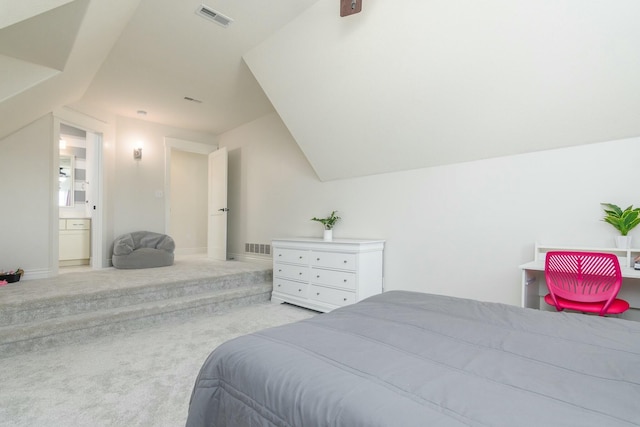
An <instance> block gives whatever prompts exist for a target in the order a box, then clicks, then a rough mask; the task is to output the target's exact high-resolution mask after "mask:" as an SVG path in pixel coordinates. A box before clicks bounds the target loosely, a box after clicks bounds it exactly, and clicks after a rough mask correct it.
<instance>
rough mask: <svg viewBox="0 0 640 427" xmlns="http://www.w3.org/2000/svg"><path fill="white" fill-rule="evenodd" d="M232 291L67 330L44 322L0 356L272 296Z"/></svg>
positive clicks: (1, 349)
mask: <svg viewBox="0 0 640 427" xmlns="http://www.w3.org/2000/svg"><path fill="white" fill-rule="evenodd" d="M230 294H231V295H230V296H229V297H225V296H224V295H223V296H220V297H219V298H211V297H209V298H207V297H203V299H202V300H196V301H194V302H193V303H192V304H189V305H185V304H175V305H172V304H171V303H168V304H167V305H165V306H164V307H162V308H161V309H158V310H155V311H153V312H152V313H149V310H140V312H139V313H138V315H136V313H135V311H133V312H128V313H127V316H126V318H124V319H123V318H119V317H113V318H110V319H103V320H102V321H97V322H95V321H94V322H88V323H91V324H88V325H86V327H79V326H78V325H77V324H70V325H68V328H69V329H67V330H65V327H64V326H65V325H63V326H62V330H61V328H60V325H58V326H57V327H56V328H55V330H47V325H46V324H44V325H42V327H41V331H39V332H40V336H35V337H31V338H28V339H20V340H10V341H7V342H0V358H2V357H10V356H14V355H19V354H23V353H26V352H30V351H37V350H42V349H47V348H51V347H53V346H59V345H64V344H71V343H77V342H83V341H87V340H89V339H92V338H96V337H101V336H105V335H111V334H116V333H119V332H124V331H134V330H139V329H142V328H145V327H148V326H150V325H157V324H160V323H162V322H169V321H175V320H179V319H186V318H189V317H192V316H196V315H203V314H212V313H216V312H219V311H223V310H227V309H230V308H234V307H239V306H244V305H249V304H256V303H262V302H267V301H269V300H270V298H271V290H270V288H269V286H260V287H257V289H256V291H255V292H254V293H247V292H243V291H242V290H240V291H239V292H237V293H235V295H234V292H231V293H230Z"/></svg>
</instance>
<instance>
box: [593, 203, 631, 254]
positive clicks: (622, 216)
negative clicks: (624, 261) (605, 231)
mask: <svg viewBox="0 0 640 427" xmlns="http://www.w3.org/2000/svg"><path fill="white" fill-rule="evenodd" d="M601 205H602V206H604V213H605V215H604V218H602V220H603V221H604V222H606V223H608V224H611V225H612V226H613V227H614V228H615V229H616V230H618V231H619V232H620V236H616V246H617V247H618V248H622V249H627V248H629V247H631V236H628V233H629V231H631V230H633V228H634V227H635V226H636V225H638V224H640V208H635V209H634V208H633V205H631V206H629V207H628V208H626V209H625V210H622V209H621V208H620V207H619V206H616V205H614V204H613V203H601Z"/></svg>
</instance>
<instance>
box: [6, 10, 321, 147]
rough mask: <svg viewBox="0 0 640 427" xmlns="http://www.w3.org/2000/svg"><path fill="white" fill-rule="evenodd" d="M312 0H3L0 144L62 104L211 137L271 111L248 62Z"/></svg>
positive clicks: (102, 115)
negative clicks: (216, 17) (206, 11)
mask: <svg viewBox="0 0 640 427" xmlns="http://www.w3.org/2000/svg"><path fill="white" fill-rule="evenodd" d="M315 1H317V0H277V1H269V2H265V1H263V0H243V1H233V0H203V1H200V0H180V1H176V0H21V1H15V0H0V77H1V78H0V117H2V119H0V138H2V137H3V136H5V135H7V134H9V133H11V132H13V131H15V130H17V129H19V128H20V127H22V126H25V125H26V124H28V123H30V122H31V121H33V120H35V119H36V118H38V117H40V116H41V115H43V114H46V113H47V112H50V111H53V110H54V109H56V108H59V107H62V106H68V107H70V108H72V109H74V110H77V111H80V112H83V113H85V114H88V115H91V116H94V117H98V118H101V117H112V116H115V115H119V116H124V117H136V118H144V119H145V120H149V121H153V122H158V123H163V124H166V125H170V126H175V127H180V128H185V129H189V130H196V131H202V132H208V133H213V134H218V133H221V132H224V131H226V130H229V129H232V128H234V127H237V126H238V125H240V124H242V123H246V122H248V121H251V120H254V119H256V118H258V117H260V116H263V115H264V114H266V113H269V112H272V111H273V107H272V105H271V103H270V102H269V100H268V99H267V98H266V96H265V95H264V92H263V91H262V89H261V88H260V86H259V85H258V84H257V82H256V80H255V78H254V77H253V75H252V73H251V72H250V71H249V69H248V68H247V66H246V65H245V64H244V62H243V60H242V55H243V54H244V53H245V52H247V51H248V50H250V49H251V48H253V47H254V46H256V45H257V44H259V43H260V42H262V41H263V40H264V39H265V38H267V37H268V36H269V35H271V34H272V33H273V32H275V31H276V30H278V29H279V28H280V27H282V26H283V25H284V24H286V23H287V22H288V21H290V20H292V19H293V18H295V17H296V16H297V15H299V14H300V13H301V12H302V11H304V10H305V9H306V8H308V7H309V6H310V5H311V4H313V3H314V2H315ZM202 4H205V5H206V6H208V7H210V8H212V9H214V10H216V11H218V12H220V13H221V14H223V15H225V16H228V17H229V18H231V19H232V20H233V22H232V23H231V24H230V25H229V26H228V27H226V28H225V27H222V26H220V25H218V24H217V23H215V22H213V21H211V20H208V19H205V18H203V17H202V16H200V15H198V14H196V11H197V10H198V9H200V8H201V5H202ZM185 97H186V98H191V99H192V100H195V101H187V100H185ZM139 110H143V111H145V112H146V113H147V114H146V116H144V117H142V116H140V115H138V114H137V112H138V111H139Z"/></svg>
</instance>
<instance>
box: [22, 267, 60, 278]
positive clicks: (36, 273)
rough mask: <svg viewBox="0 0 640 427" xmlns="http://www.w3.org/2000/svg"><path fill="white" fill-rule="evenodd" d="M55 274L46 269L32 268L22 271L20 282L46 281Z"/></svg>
mask: <svg viewBox="0 0 640 427" xmlns="http://www.w3.org/2000/svg"><path fill="white" fill-rule="evenodd" d="M54 276H55V274H53V273H52V272H51V270H49V269H47V268H33V269H30V270H25V271H24V276H22V277H21V278H20V280H35V279H48V278H50V277H54Z"/></svg>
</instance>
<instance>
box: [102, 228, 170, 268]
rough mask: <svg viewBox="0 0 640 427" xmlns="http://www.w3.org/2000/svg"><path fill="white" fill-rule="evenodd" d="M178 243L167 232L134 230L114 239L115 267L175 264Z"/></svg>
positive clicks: (113, 260) (149, 266)
mask: <svg viewBox="0 0 640 427" xmlns="http://www.w3.org/2000/svg"><path fill="white" fill-rule="evenodd" d="M175 248H176V244H175V242H174V241H173V239H172V238H171V237H170V236H167V235H166V234H160V233H154V232H152V231H134V232H133V233H127V234H123V235H122V236H119V237H118V238H116V239H115V240H114V241H113V257H112V258H111V261H112V262H113V266H114V267H115V268H151V267H164V266H167V265H172V264H173V251H174V250H175Z"/></svg>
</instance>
